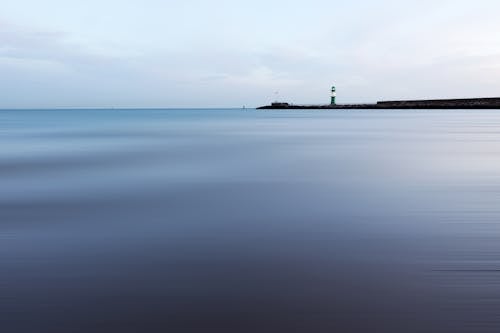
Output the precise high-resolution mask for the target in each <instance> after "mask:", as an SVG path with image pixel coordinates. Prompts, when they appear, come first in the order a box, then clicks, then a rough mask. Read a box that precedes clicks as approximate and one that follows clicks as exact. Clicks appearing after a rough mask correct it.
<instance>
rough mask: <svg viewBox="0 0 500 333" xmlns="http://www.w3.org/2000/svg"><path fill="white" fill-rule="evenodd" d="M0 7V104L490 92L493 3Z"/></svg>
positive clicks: (54, 2) (494, 91) (178, 103)
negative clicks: (334, 90) (332, 88)
mask: <svg viewBox="0 0 500 333" xmlns="http://www.w3.org/2000/svg"><path fill="white" fill-rule="evenodd" d="M4 7H5V8H4V10H3V11H2V14H1V15H2V16H4V17H3V20H2V17H0V108H11V107H19V108H23V107H27V108H31V107H217V106H221V107H231V106H241V105H247V106H255V105H260V104H264V103H267V102H269V101H270V100H271V99H274V98H275V92H276V91H279V98H281V99H283V100H287V101H291V102H305V103H315V102H316V103H321V102H326V101H327V100H328V90H329V86H330V85H331V84H336V85H337V86H338V88H339V100H340V101H342V102H364V101H375V100H379V99H393V98H425V97H461V96H464V97H474V96H499V95H500V82H499V81H498V80H497V78H498V77H499V74H500V36H498V34H497V33H496V32H497V31H499V28H500V23H497V19H496V17H495V13H497V12H498V10H500V5H499V4H497V3H496V2H494V1H488V0H485V1H482V2H481V3H480V4H479V3H478V4H475V3H470V2H466V1H461V0H458V1H446V0H441V1H439V0H436V1H427V0H424V1H418V2H417V1H415V2H404V3H402V2H401V1H389V0H383V1H378V2H377V3H374V2H373V1H356V2H340V1H323V0H312V1H310V2H308V3H307V4H305V3H304V2H303V1H286V2H285V1H282V0H278V1H275V2H273V3H272V4H269V3H267V2H264V1H254V2H248V3H244V4H241V3H235V2H234V1H224V0H216V1H212V2H210V3H209V2H206V1H200V0H186V1H183V2H179V3H178V4H175V3H168V4H167V3H165V2H164V1H156V0H146V1H142V2H139V1H136V0H129V1H115V0H110V1H108V2H106V3H105V4H103V3H102V2H98V1H96V0H89V1H86V2H85V3H84V4H83V3H82V2H77V1H60V0H47V1H44V2H43V4H41V3H40V2H35V1H29V0H18V1H16V2H14V1H7V3H6V4H5V6H4ZM28 7H29V8H31V10H29V11H26V10H25V8H28ZM6 17H8V18H9V20H8V21H6V20H5V18H6Z"/></svg>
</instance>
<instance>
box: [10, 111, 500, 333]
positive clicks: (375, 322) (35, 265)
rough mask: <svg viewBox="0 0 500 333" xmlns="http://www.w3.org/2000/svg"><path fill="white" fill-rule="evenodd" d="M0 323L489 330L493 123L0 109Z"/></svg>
mask: <svg viewBox="0 0 500 333" xmlns="http://www.w3.org/2000/svg"><path fill="white" fill-rule="evenodd" d="M0 331H1V332H5V333H35V332H36V333H38V332H50V333H58V332H64V333H66V332H77V333H80V332H82V333H83V332H120V333H125V332H174V333H175V332H217V333H219V332H222V333H223V332H232V333H238V332H244V333H254V332H255V333H261V332H287V333H288V332H339V333H341V332H342V333H343V332H453V333H455V332H499V331H500V112H499V111H498V110H496V111H495V110H323V111H321V110H309V111H304V110H282V111H269V110H266V111H264V110H255V109H102V110H100V109H90V110H89V109H71V110H63V109H55V110H48V109H40V110H1V111H0Z"/></svg>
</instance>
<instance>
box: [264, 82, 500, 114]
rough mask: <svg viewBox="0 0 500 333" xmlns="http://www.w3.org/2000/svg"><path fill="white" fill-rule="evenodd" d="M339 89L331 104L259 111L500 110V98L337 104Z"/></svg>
mask: <svg viewBox="0 0 500 333" xmlns="http://www.w3.org/2000/svg"><path fill="white" fill-rule="evenodd" d="M336 98H337V88H336V87H335V86H333V87H332V89H331V99H330V104H324V105H315V104H290V103H283V102H274V103H272V104H271V105H266V106H261V107H259V108H258V109H271V110H283V109H305V110H308V109H310V110H312V109H342V110H345V109H500V97H493V98H462V99H423V100H408V101H383V102H377V103H373V104H337V103H336Z"/></svg>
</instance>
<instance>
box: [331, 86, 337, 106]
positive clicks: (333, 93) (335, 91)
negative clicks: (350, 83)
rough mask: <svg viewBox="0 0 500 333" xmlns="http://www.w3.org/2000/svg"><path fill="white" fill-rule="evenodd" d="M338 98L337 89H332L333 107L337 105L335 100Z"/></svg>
mask: <svg viewBox="0 0 500 333" xmlns="http://www.w3.org/2000/svg"><path fill="white" fill-rule="evenodd" d="M336 97H337V89H335V87H332V101H331V103H330V104H331V105H335V98H336Z"/></svg>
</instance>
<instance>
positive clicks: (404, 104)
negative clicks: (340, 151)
mask: <svg viewBox="0 0 500 333" xmlns="http://www.w3.org/2000/svg"><path fill="white" fill-rule="evenodd" d="M258 109H500V98H464V99H429V100H406V101H405V100H403V101H382V102H377V103H374V104H324V105H307V104H304V105H301V104H290V103H272V104H271V105H266V106H262V107H259V108H258Z"/></svg>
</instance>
